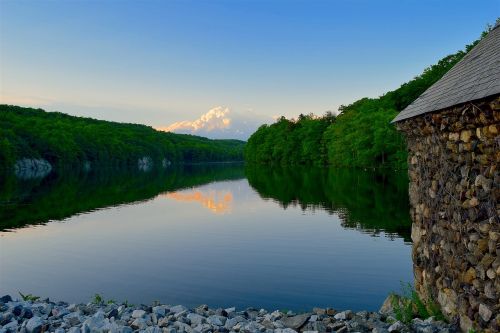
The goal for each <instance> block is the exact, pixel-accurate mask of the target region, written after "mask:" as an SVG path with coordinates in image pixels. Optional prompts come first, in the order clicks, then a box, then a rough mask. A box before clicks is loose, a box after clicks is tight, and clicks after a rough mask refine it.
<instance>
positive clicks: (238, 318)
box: [224, 316, 246, 330]
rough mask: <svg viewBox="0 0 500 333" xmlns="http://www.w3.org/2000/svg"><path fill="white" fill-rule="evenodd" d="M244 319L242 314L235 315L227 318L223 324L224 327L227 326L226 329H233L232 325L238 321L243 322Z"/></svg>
mask: <svg viewBox="0 0 500 333" xmlns="http://www.w3.org/2000/svg"><path fill="white" fill-rule="evenodd" d="M245 321H246V319H245V318H244V317H243V316H236V317H234V318H229V319H227V320H226V323H225V324H224V327H225V328H227V329H228V330H231V329H233V327H234V326H236V324H238V323H242V322H245Z"/></svg>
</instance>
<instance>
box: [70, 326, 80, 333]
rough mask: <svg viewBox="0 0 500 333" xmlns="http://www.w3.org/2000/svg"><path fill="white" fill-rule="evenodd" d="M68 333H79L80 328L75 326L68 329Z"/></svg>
mask: <svg viewBox="0 0 500 333" xmlns="http://www.w3.org/2000/svg"><path fill="white" fill-rule="evenodd" d="M68 333H80V327H76V326H73V327H70V329H69V330H68Z"/></svg>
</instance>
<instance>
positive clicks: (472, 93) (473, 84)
mask: <svg viewBox="0 0 500 333" xmlns="http://www.w3.org/2000/svg"><path fill="white" fill-rule="evenodd" d="M499 93H500V25H499V24H497V25H496V26H495V28H493V30H492V31H490V32H489V33H488V35H487V36H486V37H484V38H483V39H482V40H481V41H480V42H479V43H478V44H477V45H476V46H475V47H474V48H473V49H472V50H471V51H470V52H469V53H467V54H466V55H465V56H464V57H463V58H462V60H460V61H459V62H458V63H457V64H456V65H455V66H453V68H451V69H450V70H449V71H448V73H446V74H445V75H444V76H443V77H442V78H441V79H440V80H439V81H437V82H436V83H434V84H433V85H432V86H431V87H430V88H429V89H427V90H426V91H425V92H424V93H423V94H422V95H420V96H419V97H418V98H417V99H416V100H415V101H413V103H411V104H410V105H408V107H406V108H405V109H404V110H403V111H401V112H400V113H399V115H398V116H397V117H396V118H394V120H393V121H392V122H398V121H401V120H404V119H408V118H412V117H416V116H419V115H421V114H424V113H428V112H432V111H437V110H442V109H445V108H448V107H451V106H454V105H457V104H461V103H465V102H469V101H473V100H477V99H481V98H484V97H488V96H492V95H496V94H499Z"/></svg>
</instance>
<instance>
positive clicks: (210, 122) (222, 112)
mask: <svg viewBox="0 0 500 333" xmlns="http://www.w3.org/2000/svg"><path fill="white" fill-rule="evenodd" d="M229 112H230V111H229V109H228V108H224V107H222V106H216V107H214V108H212V109H210V110H209V111H208V112H207V113H205V114H203V115H201V117H200V118H198V119H196V120H193V121H189V120H184V121H179V122H176V123H173V124H171V125H169V126H167V127H159V128H157V129H159V130H161V131H166V132H182V131H188V132H192V133H195V132H198V131H207V132H211V131H213V130H217V129H219V130H221V129H225V128H229V127H230V126H231V118H229V117H228V114H229Z"/></svg>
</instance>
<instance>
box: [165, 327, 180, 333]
mask: <svg viewBox="0 0 500 333" xmlns="http://www.w3.org/2000/svg"><path fill="white" fill-rule="evenodd" d="M163 333H177V330H176V329H175V328H173V327H165V328H164V329H163Z"/></svg>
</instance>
